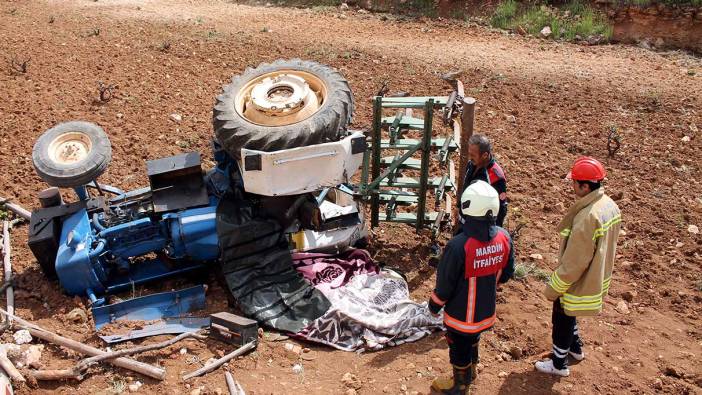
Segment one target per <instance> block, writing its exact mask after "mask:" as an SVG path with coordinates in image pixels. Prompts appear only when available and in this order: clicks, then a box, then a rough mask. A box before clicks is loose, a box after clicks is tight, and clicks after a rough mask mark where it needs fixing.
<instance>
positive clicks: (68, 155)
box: [32, 121, 112, 188]
mask: <svg viewBox="0 0 702 395" xmlns="http://www.w3.org/2000/svg"><path fill="white" fill-rule="evenodd" d="M111 159H112V146H111V145H110V140H109V139H108V138H107V134H105V132H104V131H103V130H102V128H101V127H99V126H98V125H96V124H94V123H90V122H83V121H72V122H64V123H60V124H58V125H56V126H54V127H53V128H51V129H49V130H47V131H46V132H44V134H42V135H41V137H39V139H38V140H37V142H36V143H35V144H34V149H33V150H32V161H33V162H34V168H35V169H36V172H37V174H38V175H39V177H41V179H42V180H44V181H45V182H46V183H47V184H49V185H51V186H53V187H63V188H73V187H79V186H83V185H86V184H89V183H91V182H93V181H95V179H97V178H98V176H99V175H101V174H102V173H103V172H104V171H105V170H106V169H107V165H108V164H109V163H110V160H111Z"/></svg>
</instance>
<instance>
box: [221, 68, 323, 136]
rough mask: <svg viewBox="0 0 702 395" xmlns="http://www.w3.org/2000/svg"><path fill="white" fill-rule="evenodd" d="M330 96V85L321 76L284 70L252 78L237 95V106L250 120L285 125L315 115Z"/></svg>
mask: <svg viewBox="0 0 702 395" xmlns="http://www.w3.org/2000/svg"><path fill="white" fill-rule="evenodd" d="M326 96H327V87H326V85H324V83H323V82H322V81H321V80H320V79H319V78H318V77H317V76H315V75H313V74H310V73H307V72H304V71H298V70H284V71H279V72H272V73H267V74H264V75H262V76H260V77H258V78H256V79H254V80H252V81H250V82H249V83H248V84H246V85H245V86H244V87H243V88H241V90H240V91H239V93H238V94H237V95H236V98H235V106H236V110H237V111H238V112H239V114H241V115H242V116H243V117H244V118H245V119H246V120H247V121H249V122H252V123H255V124H257V125H264V126H285V125H292V124H294V123H297V122H300V121H303V120H305V119H307V118H309V117H310V116H312V115H313V114H314V113H316V112H317V111H318V110H319V109H320V108H321V106H322V104H323V103H324V101H325V100H326Z"/></svg>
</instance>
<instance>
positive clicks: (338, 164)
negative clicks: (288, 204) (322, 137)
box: [239, 131, 366, 196]
mask: <svg viewBox="0 0 702 395" xmlns="http://www.w3.org/2000/svg"><path fill="white" fill-rule="evenodd" d="M365 150H366V137H365V136H364V135H363V133H361V132H359V131H355V132H352V133H351V134H350V135H349V136H347V137H345V138H343V139H341V140H339V141H334V142H330V143H322V144H315V145H309V146H305V147H299V148H290V149H285V150H280V151H272V152H264V151H256V150H250V149H246V148H242V149H241V159H240V163H239V165H240V169H241V175H242V178H243V180H244V189H245V190H246V192H249V193H255V194H257V195H264V196H284V195H298V194H303V193H306V192H314V191H318V190H320V189H322V188H326V187H334V186H336V185H339V184H343V183H348V182H350V181H351V177H352V176H353V174H354V173H355V172H356V171H357V170H358V168H359V167H360V166H361V162H362V161H363V152H364V151H365Z"/></svg>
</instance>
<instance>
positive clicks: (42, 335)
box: [0, 308, 166, 380]
mask: <svg viewBox="0 0 702 395" xmlns="http://www.w3.org/2000/svg"><path fill="white" fill-rule="evenodd" d="M0 313H2V314H4V315H6V316H9V314H8V313H7V311H5V310H3V309H2V308H0ZM11 317H12V318H13V319H14V320H15V323H16V324H17V325H19V326H21V327H23V328H25V329H27V330H28V331H29V333H30V334H31V335H32V336H34V337H38V338H39V339H42V340H44V341H47V342H49V343H53V344H57V345H59V346H63V347H66V348H68V349H70V350H73V351H77V352H79V353H81V354H85V355H90V356H95V355H104V354H107V352H106V351H103V350H100V349H99V348H95V347H92V346H89V345H87V344H84V343H81V342H79V341H75V340H73V339H68V338H66V337H63V336H59V335H57V334H55V333H53V332H50V331H48V330H46V329H44V328H41V327H40V326H38V325H36V324H33V323H31V322H29V321H25V320H23V319H22V318H20V317H17V316H16V315H12V316H11ZM108 362H109V363H111V364H112V365H115V366H119V367H120V368H124V369H129V370H132V371H134V372H137V373H141V374H143V375H144V376H149V377H152V378H155V379H157V380H163V379H165V378H166V370H165V369H162V368H159V367H157V366H153V365H149V364H147V363H144V362H139V361H135V360H133V359H128V358H124V357H122V358H115V359H111V360H109V361H108Z"/></svg>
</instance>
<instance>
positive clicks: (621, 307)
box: [616, 300, 629, 314]
mask: <svg viewBox="0 0 702 395" xmlns="http://www.w3.org/2000/svg"><path fill="white" fill-rule="evenodd" d="M616 309H617V311H618V312H620V313H621V314H629V306H628V305H627V304H626V302H625V301H623V300H620V301H619V303H617V307H616Z"/></svg>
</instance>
